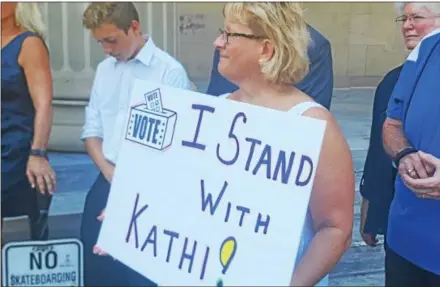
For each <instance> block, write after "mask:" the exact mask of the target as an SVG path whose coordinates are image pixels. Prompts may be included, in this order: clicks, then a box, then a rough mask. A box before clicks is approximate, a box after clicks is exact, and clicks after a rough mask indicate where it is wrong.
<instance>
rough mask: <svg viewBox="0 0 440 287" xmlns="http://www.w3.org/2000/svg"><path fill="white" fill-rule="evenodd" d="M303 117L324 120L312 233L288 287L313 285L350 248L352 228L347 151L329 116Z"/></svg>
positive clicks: (350, 171)
mask: <svg viewBox="0 0 440 287" xmlns="http://www.w3.org/2000/svg"><path fill="white" fill-rule="evenodd" d="M304 115H305V116H309V117H314V118H318V119H322V120H325V121H327V127H326V132H325V136H324V140H323V145H322V149H321V155H320V157H319V163H318V167H317V171H316V177H315V181H314V185H313V191H312V195H311V199H310V205H309V207H310V211H311V215H312V218H313V224H314V227H315V230H316V234H315V236H314V237H313V239H312V241H311V244H310V245H309V247H308V249H307V251H306V252H305V254H304V255H303V257H302V259H301V260H300V262H299V263H298V266H297V267H296V269H295V272H294V274H293V276H292V282H291V284H292V286H313V285H315V284H316V283H318V282H319V281H320V280H321V279H322V278H323V277H324V276H325V275H326V274H328V273H329V272H330V271H331V270H332V269H333V267H334V266H335V265H336V264H337V263H338V262H339V260H340V259H341V257H342V255H343V254H344V252H345V251H346V250H347V249H348V248H349V247H350V244H351V237H352V227H353V202H354V189H355V186H354V171H353V162H352V158H351V154H350V149H349V147H348V144H347V142H346V141H345V139H344V136H343V134H342V132H341V130H340V129H339V127H338V125H337V123H336V121H335V120H334V118H333V117H332V115H331V114H330V113H329V112H328V111H326V110H324V109H322V108H312V109H310V110H309V111H307V112H306V113H305V114H304Z"/></svg>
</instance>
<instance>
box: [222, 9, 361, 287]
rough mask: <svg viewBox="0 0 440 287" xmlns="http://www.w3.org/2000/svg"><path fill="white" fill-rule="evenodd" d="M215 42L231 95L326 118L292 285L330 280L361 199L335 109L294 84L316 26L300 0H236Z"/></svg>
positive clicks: (302, 72) (302, 71)
mask: <svg viewBox="0 0 440 287" xmlns="http://www.w3.org/2000/svg"><path fill="white" fill-rule="evenodd" d="M223 13H224V16H225V27H224V29H221V34H220V36H219V37H218V38H217V39H216V40H215V42H214V45H215V47H216V48H217V49H218V50H219V51H220V61H219V64H218V70H219V72H220V73H221V74H222V75H223V76H224V77H225V78H227V79H228V80H229V81H231V82H232V83H234V84H236V85H237V86H238V87H239V89H238V90H237V91H236V92H234V93H232V94H228V95H224V97H225V98H227V99H229V100H233V101H239V102H243V103H248V104H254V105H258V106H262V107H266V108H269V109H276V110H280V111H286V112H289V113H294V114H298V115H303V116H305V117H311V118H316V119H320V120H324V121H326V123H327V125H326V132H325V136H324V140H323V144H322V150H321V154H320V158H319V165H318V166H317V171H316V179H315V182H314V185H313V191H312V195H311V199H310V204H309V211H308V214H307V218H306V223H305V226H304V230H303V235H302V239H301V246H300V249H299V255H298V258H297V264H296V268H295V270H294V272H293V276H292V280H291V285H293V286H312V285H328V276H327V274H328V273H329V272H330V270H331V269H332V268H333V267H334V266H335V265H336V263H337V262H338V261H339V260H340V259H341V257H342V255H343V253H344V252H345V250H346V249H347V248H348V247H349V246H350V243H351V232H352V222H353V201H354V176H353V167H352V166H353V165H352V159H351V155H350V150H349V147H348V145H347V143H346V141H345V139H344V137H343V135H342V133H341V131H340V129H339V127H338V125H337V123H336V121H335V119H334V118H333V116H332V115H331V114H330V113H329V112H328V111H327V110H326V109H325V108H324V107H322V106H320V105H319V104H317V103H315V102H314V101H313V99H312V98H310V97H309V96H308V95H306V94H304V93H302V92H301V91H300V90H299V89H296V88H295V87H293V86H292V82H294V83H296V82H299V81H300V80H301V79H302V78H303V77H304V76H305V75H306V73H307V71H308V66H309V59H308V57H307V47H308V44H309V34H308V32H307V26H306V23H305V21H304V18H303V12H302V9H301V8H300V6H299V4H297V3H277V2H268V3H262V2H247V3H231V4H227V5H226V7H225V8H224V11H223Z"/></svg>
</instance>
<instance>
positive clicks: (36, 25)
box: [15, 2, 46, 39]
mask: <svg viewBox="0 0 440 287" xmlns="http://www.w3.org/2000/svg"><path fill="white" fill-rule="evenodd" d="M15 21H17V25H19V26H20V27H22V28H23V29H24V30H26V31H31V32H34V33H37V34H38V35H39V36H40V37H42V38H43V39H44V38H45V33H46V28H45V26H44V22H43V17H42V15H41V12H40V8H39V6H38V3H36V2H18V3H17V7H16V8H15Z"/></svg>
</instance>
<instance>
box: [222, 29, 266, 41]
mask: <svg viewBox="0 0 440 287" xmlns="http://www.w3.org/2000/svg"><path fill="white" fill-rule="evenodd" d="M219 31H220V34H221V35H222V37H223V40H224V41H225V43H226V44H228V43H229V37H243V38H247V39H252V40H261V39H266V37H263V36H257V35H252V34H243V33H229V32H227V31H225V30H223V29H221V28H219Z"/></svg>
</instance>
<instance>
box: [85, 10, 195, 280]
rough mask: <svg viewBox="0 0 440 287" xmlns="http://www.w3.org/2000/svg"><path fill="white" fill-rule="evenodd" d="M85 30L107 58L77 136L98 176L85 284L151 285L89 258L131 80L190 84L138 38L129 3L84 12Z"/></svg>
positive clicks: (89, 202) (90, 198) (88, 212)
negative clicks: (94, 165)
mask: <svg viewBox="0 0 440 287" xmlns="http://www.w3.org/2000/svg"><path fill="white" fill-rule="evenodd" d="M83 25H84V26H85V28H87V29H89V30H91V33H92V34H93V37H94V38H95V39H96V40H97V41H98V43H100V44H101V45H102V47H103V49H104V52H105V53H106V54H108V55H109V56H110V57H108V58H106V59H105V60H103V61H102V62H101V63H100V64H99V65H98V67H97V70H96V75H95V79H94V83H93V87H92V91H91V95H90V101H89V104H88V105H87V107H86V119H85V124H84V128H83V134H82V136H81V139H82V140H83V141H84V143H85V147H86V149H87V152H88V154H89V155H90V157H91V158H92V159H93V161H94V163H95V164H96V165H97V167H98V168H99V170H100V174H99V176H98V179H97V180H96V182H95V183H94V184H93V186H92V188H91V190H90V191H89V193H88V194H87V198H86V202H85V206H84V212H83V216H82V223H81V240H82V242H83V244H84V284H85V286H130V285H131V286H133V285H142V286H146V285H153V284H154V283H152V282H151V281H149V280H148V279H146V278H142V277H141V276H140V275H139V274H137V273H135V272H134V271H132V270H130V269H129V268H128V267H125V266H123V265H122V264H121V263H119V262H118V261H114V260H113V259H112V258H111V257H109V256H99V255H96V254H94V253H93V248H94V245H95V244H96V241H97V238H98V234H99V229H100V228H101V222H100V221H98V220H97V217H98V216H99V215H100V214H101V212H102V210H103V209H104V208H105V205H106V203H107V198H108V194H109V191H110V184H111V181H112V177H113V172H114V168H115V163H116V160H117V157H118V151H119V147H120V144H121V141H122V139H123V135H122V134H123V123H124V121H125V119H126V116H127V110H128V105H129V99H130V92H131V88H132V85H133V80H134V79H135V78H139V79H145V80H150V81H156V82H157V83H160V84H164V85H168V86H173V87H177V88H183V89H190V87H191V83H190V81H189V79H188V76H187V73H186V72H185V69H184V68H183V67H182V65H181V64H180V63H179V62H177V61H176V60H175V59H174V58H173V57H171V56H170V55H168V54H167V53H166V52H164V51H162V50H161V49H159V48H158V47H156V46H155V45H154V42H153V40H152V39H151V37H149V36H145V35H143V34H142V32H141V29H140V24H139V15H138V13H137V11H136V8H135V6H134V5H133V3H131V2H115V3H109V2H98V3H92V4H90V5H89V6H88V8H87V9H86V10H85V12H84V15H83ZM139 276H140V277H139ZM133 277H138V278H135V279H134V280H133Z"/></svg>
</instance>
